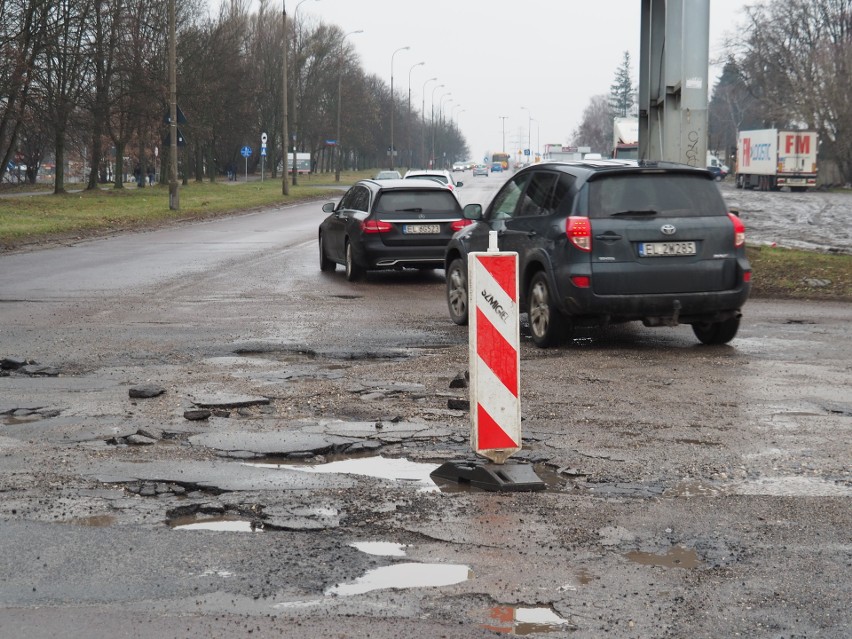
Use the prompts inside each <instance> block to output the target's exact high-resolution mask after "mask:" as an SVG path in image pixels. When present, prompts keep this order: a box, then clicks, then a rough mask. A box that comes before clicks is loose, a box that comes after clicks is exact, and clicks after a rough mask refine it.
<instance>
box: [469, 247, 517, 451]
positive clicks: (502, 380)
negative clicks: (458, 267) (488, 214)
mask: <svg viewBox="0 0 852 639" xmlns="http://www.w3.org/2000/svg"><path fill="white" fill-rule="evenodd" d="M467 272H468V301H469V304H468V308H469V309H470V318H469V324H470V330H469V347H470V350H469V358H470V419H471V432H470V446H471V448H472V449H473V450H474V452H476V453H478V454H479V455H482V456H483V457H486V458H488V459H490V460H491V461H493V462H494V463H497V464H503V463H505V461H506V460H507V459H508V458H509V457H510V456H511V455H513V454H514V453H516V452H518V451H519V450H520V449H521V395H520V387H521V373H520V342H521V338H520V317H519V316H520V310H519V308H518V254H517V253H513V252H501V251H499V250H498V248H497V233H496V232H493V231H492V232H491V233H490V234H489V242H488V251H487V252H484V253H483V252H474V253H470V254H469V257H468V268H467Z"/></svg>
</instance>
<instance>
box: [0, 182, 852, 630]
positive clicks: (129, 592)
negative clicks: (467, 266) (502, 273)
mask: <svg viewBox="0 0 852 639" xmlns="http://www.w3.org/2000/svg"><path fill="white" fill-rule="evenodd" d="M463 179H464V180H465V183H466V184H465V187H464V188H463V190H462V195H463V200H464V201H471V200H480V201H487V193H488V191H489V189H493V188H494V186H493V183H490V182H485V180H492V179H493V176H492V177H489V178H477V179H476V180H474V179H472V178H471V177H470V176H469V175H466V176H465V178H463ZM485 184H491V185H492V186H490V187H486V186H485ZM749 195H751V194H749ZM770 195H783V194H770ZM768 208H770V207H764V209H765V210H766V209H768ZM322 215H323V214H322V213H321V212H320V210H319V205H318V204H317V205H304V206H297V207H291V208H287V209H281V210H275V211H268V212H263V213H257V214H252V215H250V216H244V217H239V218H232V219H228V220H220V221H213V222H205V223H204V224H200V225H191V226H182V227H175V228H170V229H164V230H162V231H156V232H150V233H144V234H135V235H126V236H121V237H116V238H111V239H104V240H97V241H93V242H84V243H80V244H77V245H75V246H70V247H63V248H58V249H52V250H46V251H39V252H33V253H21V254H16V255H7V256H0V358H2V357H6V358H13V359H14V360H15V361H13V362H10V363H9V364H8V366H9V367H12V366H18V365H20V367H19V368H17V369H16V370H13V371H9V373H8V375H7V376H3V377H0V493H2V500H1V501H0V548H2V552H0V574H2V575H3V578H2V579H0V628H2V633H0V634H2V635H3V636H6V635H7V634H8V635H9V636H16V637H24V638H26V637H44V636H63V637H93V636H95V637H101V636H103V637H106V636H123V635H126V634H128V628H132V629H133V636H138V637H151V638H153V637H164V636H168V637H195V636H199V635H200V634H202V633H203V634H205V635H207V636H211V637H232V636H247V635H248V634H249V633H250V632H251V634H259V635H261V636H264V635H272V634H274V635H279V636H292V637H308V636H338V635H343V636H347V637H366V636H372V637H388V638H390V637H399V636H407V637H415V638H416V637H435V636H446V637H478V636H482V637H486V636H494V634H493V633H494V631H497V632H501V633H503V634H515V635H520V634H525V635H537V634H541V635H542V636H548V637H550V636H565V637H569V636H570V637H599V636H602V635H603V634H606V635H608V636H613V637H684V636H690V637H721V636H734V635H735V634H737V633H739V634H740V635H742V636H752V637H779V636H817V635H818V636H821V637H843V636H846V635H847V634H848V628H849V627H852V617H850V612H849V610H848V606H847V605H846V604H845V602H846V601H849V600H850V594H852V593H850V585H849V580H848V571H849V558H850V556H852V542H850V537H849V532H848V531H849V530H850V528H852V512H850V508H849V505H850V497H852V476H850V465H849V459H852V443H850V442H852V437H850V434H852V433H850V431H852V402H850V399H849V396H850V395H849V389H850V380H852V374H851V373H852V371H850V368H852V366H851V365H850V362H852V339H850V334H849V333H850V323H849V317H850V310H852V309H850V305H849V304H841V303H838V304H831V303H822V304H810V303H796V302H780V301H771V300H752V301H750V302H749V304H748V305H747V307H746V312H745V319H744V322H743V326H742V328H741V331H740V335H739V336H738V337H737V339H735V340H734V342H733V343H732V344H731V345H730V346H725V347H712V348H710V347H702V346H699V345H698V344H697V342H696V340H695V338H694V337H693V336H692V332H691V330H690V329H689V327H678V328H674V329H669V328H666V329H648V328H643V327H641V326H633V325H630V326H627V327H624V328H621V329H617V330H610V331H607V332H605V333H601V332H589V333H587V334H583V335H579V336H578V338H577V339H576V340H574V342H573V343H572V344H571V345H569V346H566V347H563V348H560V349H556V350H550V351H541V350H538V349H536V348H535V347H533V346H532V345H531V344H530V343H529V341H528V340H527V339H526V338H525V337H522V341H523V344H522V370H521V386H522V391H521V396H522V404H523V411H522V412H523V416H524V422H523V433H524V450H523V451H522V453H521V454H520V455H519V457H520V458H521V459H525V460H528V461H530V462H532V463H534V464H535V468H536V470H537V472H539V474H540V476H541V477H542V478H543V479H545V480H546V482H547V490H546V491H544V492H541V493H534V494H504V495H499V494H492V493H485V492H481V491H475V490H473V491H471V490H464V489H460V488H459V487H457V486H454V485H444V486H440V487H439V486H436V485H435V484H434V482H432V481H431V480H430V479H429V477H428V475H429V472H430V471H431V470H432V469H434V468H435V467H436V466H437V465H438V464H440V463H441V462H443V461H444V460H447V459H453V458H457V457H464V456H465V455H467V453H468V447H467V436H468V429H469V426H468V418H467V413H466V411H464V410H463V409H462V408H461V407H460V404H459V403H458V402H459V401H463V400H464V399H465V397H466V391H465V390H464V389H463V388H462V389H459V388H455V387H454V386H455V384H454V383H453V380H454V379H455V378H456V377H457V375H458V374H460V373H462V372H463V371H464V370H465V368H466V366H467V351H466V339H467V336H466V331H465V330H464V329H462V328H460V327H457V326H455V325H453V324H451V323H450V322H449V320H448V319H447V314H446V308H445V304H444V299H443V290H444V280H443V275H442V273H441V272H440V271H436V272H435V273H430V274H425V275H421V274H409V273H387V274H375V275H371V276H369V277H368V278H367V280H366V281H364V282H359V283H357V284H350V283H347V282H346V281H345V279H344V277H343V273H342V271H341V270H340V269H338V271H337V272H335V273H328V274H324V273H320V271H319V268H318V264H317V255H316V245H315V237H314V234H315V230H316V225H317V224H318V223H319V220H320V219H321V217H322ZM21 360H35V361H36V362H37V363H38V364H32V365H30V366H29V367H26V366H24V365H23V362H22V361H21ZM144 384H149V385H154V386H157V387H159V388H160V389H162V390H163V391H164V392H163V393H162V394H159V395H157V396H155V397H151V398H132V397H130V395H129V390H130V389H131V388H133V387H137V386H141V385H144ZM187 411H209V417H207V418H206V419H199V420H196V419H189V418H188V417H187V415H191V414H190V413H188V412H187Z"/></svg>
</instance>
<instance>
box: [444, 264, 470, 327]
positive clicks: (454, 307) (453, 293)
mask: <svg viewBox="0 0 852 639" xmlns="http://www.w3.org/2000/svg"><path fill="white" fill-rule="evenodd" d="M446 279H447V308H448V309H449V311H450V319H451V320H453V323H455V324H458V325H459V326H466V325H467V323H468V310H469V309H468V293H467V265H466V264H465V261H464V260H463V259H461V258H456V259H454V260H453V261H452V262H450V267H449V268H448V269H447V274H446Z"/></svg>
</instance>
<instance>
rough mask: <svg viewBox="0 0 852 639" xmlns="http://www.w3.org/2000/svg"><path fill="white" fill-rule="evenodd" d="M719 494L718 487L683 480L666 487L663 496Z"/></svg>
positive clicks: (711, 495)
mask: <svg viewBox="0 0 852 639" xmlns="http://www.w3.org/2000/svg"><path fill="white" fill-rule="evenodd" d="M718 494H719V489H718V488H715V487H713V486H707V485H706V484H702V483H701V482H699V481H684V482H681V483H679V484H677V485H676V486H673V487H671V488H666V490H665V492H663V497H713V496H715V495H718Z"/></svg>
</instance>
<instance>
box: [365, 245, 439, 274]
mask: <svg viewBox="0 0 852 639" xmlns="http://www.w3.org/2000/svg"><path fill="white" fill-rule="evenodd" d="M352 248H353V249H355V261H356V262H358V264H359V265H360V266H362V267H363V268H366V269H368V270H372V269H394V268H443V267H444V251H445V250H446V244H442V245H440V246H385V245H384V244H382V243H381V242H380V241H371V242H368V243H366V244H364V245H362V246H361V247H360V250H359V249H358V248H357V247H355V246H353V247H352Z"/></svg>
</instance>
